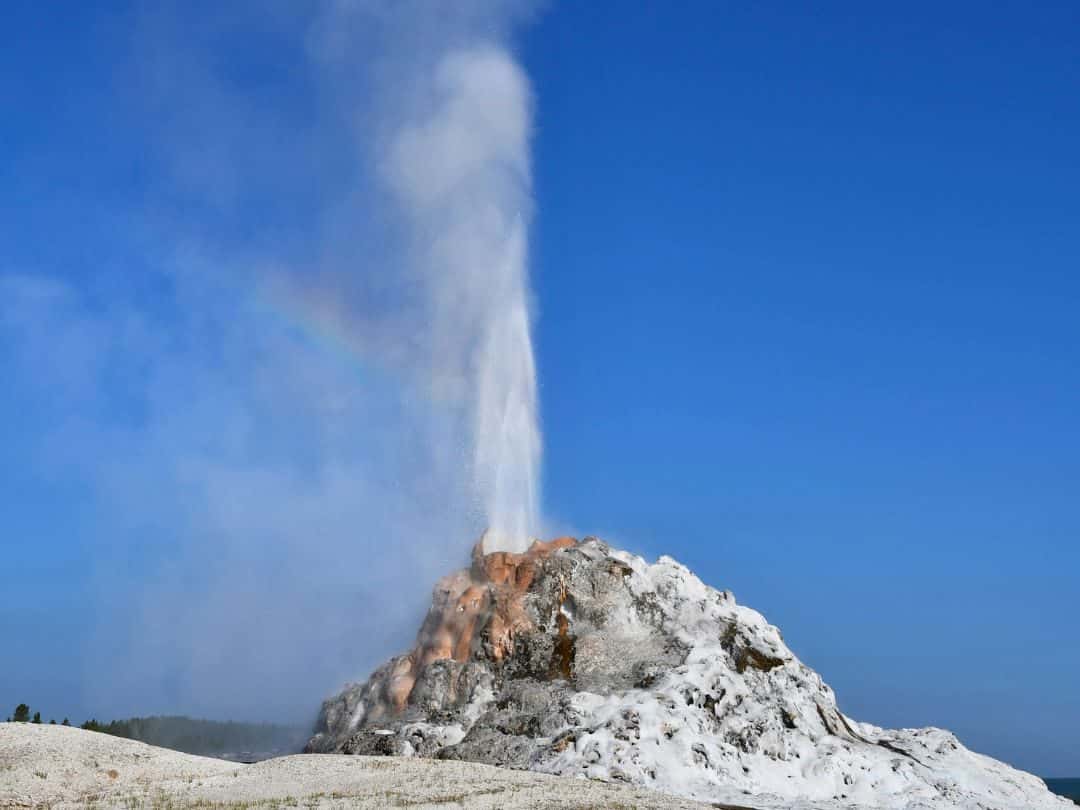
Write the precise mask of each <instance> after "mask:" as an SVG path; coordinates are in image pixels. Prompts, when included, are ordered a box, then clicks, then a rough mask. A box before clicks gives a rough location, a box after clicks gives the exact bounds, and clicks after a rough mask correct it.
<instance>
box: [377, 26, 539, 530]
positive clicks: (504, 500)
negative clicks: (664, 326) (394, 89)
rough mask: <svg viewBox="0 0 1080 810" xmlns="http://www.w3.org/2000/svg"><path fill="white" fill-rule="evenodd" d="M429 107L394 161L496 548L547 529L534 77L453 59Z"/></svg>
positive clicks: (508, 66)
mask: <svg viewBox="0 0 1080 810" xmlns="http://www.w3.org/2000/svg"><path fill="white" fill-rule="evenodd" d="M428 79H429V81H430V84H429V85H428V86H426V87H422V95H424V96H425V97H427V98H428V103H427V104H424V105H422V109H423V113H422V114H421V115H419V116H416V117H412V118H408V119H407V120H405V121H403V122H402V124H401V126H400V127H396V128H393V129H392V131H391V133H390V138H389V149H388V152H387V155H386V159H385V160H384V162H383V164H382V167H383V169H384V176H385V179H386V181H387V183H388V185H389V187H390V189H391V190H392V192H393V196H394V198H395V200H396V201H397V203H398V204H399V205H400V206H401V210H402V212H403V216H404V220H405V222H406V227H407V229H408V231H409V242H410V244H411V245H412V246H413V249H414V251H415V256H414V257H413V259H412V263H413V272H415V274H416V278H417V281H418V282H419V284H420V285H421V286H422V288H423V289H424V291H425V302H426V303H425V306H426V308H427V311H426V318H427V321H428V327H429V329H428V330H427V337H428V341H429V346H428V351H429V352H430V358H429V362H430V368H431V371H432V375H431V379H432V380H434V382H435V386H434V387H435V392H436V395H437V396H440V397H446V396H448V395H449V396H450V397H451V398H452V400H453V401H454V402H455V404H457V405H458V406H460V407H461V408H462V409H463V414H464V418H463V426H462V429H463V430H464V431H466V432H467V433H468V434H469V445H470V447H471V453H470V456H471V459H470V462H471V467H472V469H471V479H472V484H473V487H474V495H475V499H476V502H477V507H478V509H479V511H480V512H481V517H482V518H483V520H484V521H485V523H486V525H487V527H488V536H487V540H486V546H487V549H488V550H489V551H491V550H496V549H499V550H523V549H524V548H525V546H526V545H527V544H528V541H529V539H530V537H531V536H532V535H533V534H535V533H536V532H538V530H539V525H538V519H539V514H538V513H539V492H538V489H539V467H540V449H541V442H540V429H539V424H538V414H537V391H536V368H535V363H534V360H533V349H532V336H531V325H530V311H529V300H528V299H529V285H528V261H527V253H528V250H527V245H528V220H529V216H530V209H531V181H530V165H529V135H530V119H531V103H530V95H529V87H528V82H527V80H526V78H525V76H524V75H523V73H522V71H521V69H520V68H519V67H518V65H517V64H516V63H515V62H514V60H513V59H512V58H511V57H510V56H509V54H508V53H507V52H506V51H505V50H503V49H501V48H497V47H492V46H485V47H477V48H470V49H465V50H458V51H454V52H451V53H449V54H448V55H446V56H445V57H444V58H443V59H441V60H440V61H439V63H438V64H437V65H436V66H435V69H434V71H433V73H432V74H431V75H430V77H428Z"/></svg>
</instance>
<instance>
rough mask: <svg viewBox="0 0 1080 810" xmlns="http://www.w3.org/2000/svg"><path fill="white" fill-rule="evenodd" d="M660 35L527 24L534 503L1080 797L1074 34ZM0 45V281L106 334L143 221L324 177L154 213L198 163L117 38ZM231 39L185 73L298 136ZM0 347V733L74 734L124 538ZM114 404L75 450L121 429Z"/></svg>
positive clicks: (850, 688) (45, 22)
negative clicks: (735, 602) (725, 598)
mask: <svg viewBox="0 0 1080 810" xmlns="http://www.w3.org/2000/svg"><path fill="white" fill-rule="evenodd" d="M673 5H674V4H667V3H609V2H588V3H571V2H563V3H554V4H552V5H551V7H550V8H549V9H548V10H547V11H546V12H545V13H543V14H542V15H540V16H539V17H538V18H537V20H536V21H535V22H534V23H533V24H532V25H531V26H529V27H528V28H526V29H525V30H524V31H523V32H522V34H521V36H520V37H519V39H518V43H519V45H520V55H521V57H522V60H523V63H524V66H525V68H526V70H527V72H528V74H529V76H530V78H531V80H532V82H533V85H534V90H535V93H536V104H537V110H536V126H537V130H536V137H535V143H534V147H535V152H534V160H535V182H536V188H537V194H536V197H537V213H536V219H535V228H534V240H533V269H534V275H533V278H534V286H535V290H536V298H537V308H538V312H539V321H538V327H537V339H538V361H539V367H540V378H541V391H542V402H543V416H544V433H545V440H546V446H545V453H546V456H545V470H544V474H545V504H546V507H547V511H548V512H549V513H550V514H552V515H553V516H556V517H557V519H558V520H560V521H562V522H564V523H565V524H566V525H568V526H571V527H573V528H574V529H576V530H579V531H583V532H589V533H596V534H600V535H602V536H606V537H608V538H610V539H611V540H612V541H614V542H616V543H618V544H620V545H625V546H627V547H630V548H633V549H635V550H638V551H640V552H642V553H645V554H646V555H648V556H655V555H657V554H661V553H667V554H671V555H672V556H675V557H677V558H678V559H680V560H681V561H682V562H684V563H686V564H687V565H689V566H690V567H691V568H692V569H694V570H695V571H696V572H697V573H698V574H699V575H700V576H701V577H702V578H703V579H704V580H705V581H706V582H708V583H710V584H712V585H715V586H717V587H722V588H730V589H731V590H733V591H734V592H735V594H736V597H737V598H738V599H739V600H740V601H741V602H743V603H745V604H749V605H751V606H753V607H755V608H757V609H759V610H761V611H762V612H763V613H765V615H766V616H767V617H768V618H769V619H770V621H772V622H773V623H775V624H777V625H778V626H780V627H781V628H782V629H783V631H784V634H785V638H786V639H787V641H788V643H789V644H790V645H791V646H792V647H793V649H794V650H795V651H796V652H797V653H798V654H799V655H800V656H802V658H803V659H804V660H805V661H806V662H807V663H808V664H809V665H810V666H812V667H814V668H815V669H817V670H818V671H820V672H821V673H822V674H823V676H824V677H825V678H826V680H827V681H828V682H829V683H830V684H831V685H832V686H833V687H834V688H835V689H836V692H837V694H838V696H839V700H840V705H841V708H842V709H843V710H844V711H845V712H847V713H848V714H850V715H852V716H855V717H857V718H859V719H861V720H867V721H871V722H875V723H879V724H882V725H899V726H919V725H937V726H943V727H947V728H951V729H953V730H955V731H956V732H957V733H958V734H959V735H960V737H961V739H962V740H963V741H964V742H965V743H967V744H968V745H970V746H972V747H974V748H976V749H977V750H980V751H983V752H985V753H988V754H991V755H994V756H998V757H1001V758H1004V759H1007V760H1009V761H1010V762H1013V763H1014V764H1017V765H1019V766H1021V767H1024V768H1027V769H1030V770H1033V771H1035V772H1037V773H1040V774H1043V775H1051V776H1052V775H1062V776H1069V775H1075V774H1077V773H1080V736H1078V732H1077V729H1078V728H1080V689H1078V688H1077V686H1076V684H1077V683H1078V682H1080V627H1078V624H1077V620H1076V616H1077V602H1078V597H1080V586H1078V584H1077V575H1078V573H1080V510H1078V505H1080V424H1078V416H1077V415H1078V413H1080V318H1078V317H1077V313H1078V311H1080V148H1078V144H1080V59H1078V58H1077V55H1078V54H1080V6H1077V4H1075V3H1058V4H1054V3H1000V4H995V5H994V6H993V7H987V6H986V5H985V4H975V3H950V4H940V3H934V4H931V3H908V4H903V5H898V6H895V7H885V6H882V5H880V4H872V5H867V4H862V3H828V4H824V5H820V4H819V5H818V6H817V7H815V9H814V10H812V11H808V10H806V8H805V6H804V5H802V4H780V3H775V4H734V3H732V4H721V3H714V2H701V3H683V4H677V5H678V8H677V9H675V8H673ZM7 16H8V23H7V24H6V25H5V32H4V34H3V35H2V42H3V48H0V96H2V98H3V99H4V105H3V106H4V110H5V112H4V114H3V118H2V121H0V206H2V209H0V210H2V212H3V215H2V216H0V275H3V274H6V273H18V274H20V275H21V276H22V277H27V276H29V277H42V276H48V277H59V278H63V279H65V280H66V281H67V282H69V283H72V284H74V285H76V286H86V287H88V288H90V289H92V290H93V291H94V295H93V296H91V298H92V301H93V302H94V303H93V304H92V307H93V308H96V309H95V311H97V312H99V314H100V312H105V313H106V314H107V313H108V311H109V300H110V298H109V295H108V293H107V292H102V290H106V291H107V290H108V289H109V286H108V284H107V283H105V282H99V281H97V280H96V279H98V277H99V275H100V274H101V272H102V268H108V269H109V273H110V274H112V277H119V278H130V279H131V283H132V285H134V286H139V287H140V290H139V295H140V296H141V298H142V300H146V299H152V298H153V296H154V295H155V294H157V292H158V291H157V290H155V289H154V287H153V284H152V283H150V282H147V281H145V280H144V279H145V278H147V277H149V276H148V275H147V274H144V273H143V268H145V267H147V266H150V265H152V264H153V263H154V262H155V261H156V260H157V254H156V250H157V246H156V245H155V243H154V242H153V240H152V239H149V238H148V237H147V236H146V229H145V228H143V227H140V228H133V227H131V222H132V219H133V218H134V217H135V216H136V215H135V214H134V213H133V212H139V213H140V214H142V213H144V211H143V208H144V207H145V206H147V205H148V200H151V201H152V202H153V206H154V210H155V212H156V214H155V216H156V217H157V218H158V220H160V219H168V220H170V221H172V220H177V219H184V220H186V221H197V222H198V223H199V226H198V227H199V228H200V229H201V230H202V231H203V232H204V233H216V232H218V231H222V232H229V233H231V234H235V233H241V234H242V233H247V232H249V231H250V232H255V231H257V230H258V226H259V225H260V224H265V223H266V222H272V223H278V222H289V223H292V227H294V228H296V229H297V230H302V226H303V223H304V218H305V216H306V214H305V212H306V211H307V210H308V208H307V207H306V203H307V202H309V198H310V199H316V198H318V197H319V195H320V193H322V186H321V185H320V182H323V181H325V182H327V183H329V182H331V181H332V178H331V175H332V174H333V171H332V166H330V165H329V164H323V163H319V161H317V160H312V166H311V167H308V168H311V172H310V174H309V175H305V176H306V177H311V178H314V179H308V180H303V179H302V180H299V181H298V180H297V179H296V178H295V177H291V178H289V179H288V181H287V182H288V185H289V187H290V188H292V189H294V190H297V191H296V194H295V195H294V196H290V197H289V198H288V199H283V198H282V197H280V196H275V195H274V194H273V192H274V191H275V190H276V189H277V188H278V186H274V185H271V186H269V187H268V188H266V189H259V188H253V189H252V188H247V189H245V190H244V191H243V192H237V193H238V194H240V196H241V198H244V197H243V195H244V194H247V195H249V196H250V199H251V201H252V204H251V206H247V207H245V206H230V205H229V204H228V200H227V201H226V202H225V203H221V202H220V200H218V201H214V202H212V203H200V202H193V200H198V199H199V197H198V195H197V194H196V193H194V192H192V188H195V189H196V190H197V189H198V187H199V182H200V177H199V174H198V171H193V172H192V174H191V175H185V177H186V178H187V179H186V182H187V185H184V186H183V189H184V193H177V194H166V193H159V191H158V185H157V184H158V182H159V177H160V173H161V171H162V170H161V168H160V166H159V162H160V155H159V152H158V150H159V148H160V147H159V144H160V143H161V142H162V141H163V140H165V141H168V140H169V139H170V138H175V139H176V140H177V141H184V140H185V139H186V140H189V141H190V140H191V137H190V136H191V135H192V132H191V131H188V130H184V129H183V126H182V123H183V121H184V120H187V119H184V118H182V117H181V118H180V119H175V117H176V116H177V115H179V113H178V112H177V109H176V108H175V107H179V106H182V105H183V104H184V103H185V101H186V98H185V97H184V96H183V94H180V96H179V97H178V98H176V99H174V100H171V101H168V100H167V102H166V103H164V104H163V103H162V102H161V101H160V99H157V100H156V101H154V102H145V101H142V102H141V101H140V99H145V98H146V97H147V94H146V93H144V92H143V85H144V83H145V82H151V79H152V77H151V78H148V77H146V76H143V75H141V74H140V73H139V70H140V67H141V66H143V65H144V64H145V56H144V55H140V53H139V47H138V44H137V40H138V37H136V34H135V33H133V32H138V31H142V30H143V28H139V27H138V26H135V24H134V23H133V22H132V20H133V19H134V18H135V17H136V16H137V15H136V14H135V12H134V11H133V9H132V8H131V7H128V6H126V5H125V4H122V3H116V4H111V5H102V6H100V7H98V8H96V9H90V8H89V4H80V5H78V6H72V7H70V8H67V9H64V10H63V12H60V11H51V12H50V11H44V10H42V9H41V8H39V7H38V4H31V3H20V2H16V3H14V4H13V5H12V6H11V7H10V9H9V14H8V15H7ZM139 25H140V26H145V25H146V23H145V22H141V23H140V24H139ZM150 25H151V27H153V22H151V23H150ZM133 42H136V45H133V44H132V43H133ZM239 42H240V51H239V53H240V55H239V56H237V55H236V54H237V53H238V51H235V50H233V48H234V46H235V43H234V42H232V41H224V40H223V41H222V42H220V43H215V42H211V43H209V44H207V43H205V42H200V43H198V48H204V49H209V51H210V52H212V53H216V54H217V55H218V57H220V59H221V60H223V62H228V60H229V59H230V58H234V59H235V60H236V61H237V62H238V63H239V64H240V65H241V67H240V68H237V73H236V75H235V76H234V77H233V79H234V82H235V84H236V85H237V86H240V87H242V88H244V89H245V92H247V93H248V94H249V95H250V96H252V97H258V96H259V95H260V94H264V95H265V96H266V98H268V99H270V106H272V107H274V106H280V107H281V108H282V109H285V110H286V111H287V112H286V113H282V115H283V116H287V117H289V118H290V120H298V121H299V120H303V119H304V117H305V115H306V114H307V106H308V105H309V104H311V103H312V102H311V101H310V98H309V94H308V93H307V89H308V88H307V86H306V84H305V81H306V80H305V77H304V74H302V73H297V74H294V73H293V72H291V71H290V70H289V68H288V66H289V65H290V64H291V62H292V60H294V59H296V58H298V57H297V55H296V54H295V53H293V52H292V51H291V50H290V48H297V47H298V46H297V45H296V44H295V43H294V42H292V41H291V40H290V39H289V38H287V37H280V36H278V35H277V34H275V33H274V32H273V31H271V32H269V33H267V32H263V31H253V32H250V35H249V36H241V37H240V38H239ZM193 47H195V46H193ZM199 52H200V53H201V52H203V51H199ZM230 55H231V56H230ZM149 95H151V96H153V94H149ZM154 98H157V97H156V96H154ZM200 99H201V100H202V101H205V97H200ZM174 105H175V106H174ZM215 109H216V108H215ZM174 120H179V121H180V125H177V126H173V125H172V123H173V121H174ZM163 121H164V123H162V122H163ZM318 138H322V140H317V143H318V146H319V148H320V149H332V148H336V147H340V144H337V143H336V142H335V141H334V140H333V136H326V135H325V133H322V134H320V135H318ZM250 159H251V161H252V165H251V166H248V167H245V168H247V169H251V170H252V172H253V173H255V174H257V171H256V170H257V169H258V166H259V160H260V158H259V156H257V155H256V156H251V157H250ZM298 174H299V173H298ZM192 178H194V179H192ZM316 181H319V182H316ZM276 182H278V183H279V184H282V185H284V184H285V183H286V181H284V180H280V179H279V180H278V181H276ZM221 188H222V186H221V185H220V184H215V185H214V190H215V193H222V194H224V195H225V197H228V191H229V190H228V189H227V188H226V191H225V192H221ZM230 199H231V198H230ZM244 199H246V198H244ZM297 223H299V224H297ZM283 227H284V226H283ZM281 242H282V245H283V246H284V247H283V249H286V250H287V249H289V248H290V247H291V246H292V243H291V242H290V240H289V236H288V235H287V234H286V235H285V236H282V237H281ZM140 285H141V286H140ZM143 287H146V289H143ZM52 314H53V315H55V312H53V313H52ZM8 317H9V320H10V319H11V318H13V317H14V316H12V315H11V313H8ZM20 328H25V324H23V325H22V327H20ZM80 334H81V333H80V332H76V333H74V336H71V335H67V336H66V339H70V340H72V341H73V348H74V349H77V348H78V345H79V343H80V338H79V335H80ZM5 339H8V338H5ZM7 348H8V347H4V346H0V371H3V372H4V378H5V380H6V382H5V385H4V389H3V392H2V393H0V447H3V448H4V453H3V464H2V467H0V536H2V537H3V538H4V548H5V569H6V571H7V572H8V573H7V575H6V576H5V578H4V580H5V581H4V586H3V587H2V588H0V634H2V635H3V638H4V649H5V653H4V654H3V659H4V663H3V665H2V666H0V670H3V671H2V672H0V701H7V702H9V703H11V704H12V705H14V703H15V702H16V701H18V700H23V699H28V700H29V701H30V702H32V703H38V704H42V705H44V706H49V705H51V706H56V707H57V708H56V710H55V712H54V713H55V714H56V715H57V719H58V720H59V717H60V715H62V714H65V713H68V714H71V715H72V716H73V719H82V717H83V716H85V715H89V714H91V713H100V710H99V709H96V708H95V707H94V706H93V705H90V703H89V701H88V699H84V698H83V697H81V696H80V694H81V693H80V683H79V682H80V678H81V676H82V672H83V668H85V667H87V666H90V667H93V666H97V665H98V663H99V662H98V661H97V660H96V659H95V649H94V648H92V647H90V646H89V645H87V644H86V643H85V642H86V638H87V635H88V633H89V630H88V628H89V627H90V625H91V624H92V623H93V622H94V621H95V618H94V614H95V612H100V611H99V610H98V606H99V604H100V600H101V599H102V598H103V597H102V595H101V593H100V592H99V591H97V590H95V587H94V584H93V582H91V576H90V573H89V572H90V571H91V570H92V568H93V563H94V561H95V560H96V559H98V558H99V557H100V555H101V554H102V551H101V549H102V548H103V544H104V546H107V543H108V540H107V537H106V535H107V534H108V530H109V528H110V527H113V526H115V525H116V524H117V523H118V521H117V520H116V518H115V516H114V517H112V518H111V519H110V521H109V522H108V523H102V522H100V521H101V517H100V512H99V509H98V508H97V507H96V506H95V503H96V502H95V500H94V498H93V497H92V496H91V494H89V493H88V491H87V487H86V486H85V483H84V481H83V480H82V478H81V477H80V475H79V474H77V473H78V471H76V473H75V474H71V475H67V476H57V475H55V474H53V473H54V471H42V470H41V469H40V465H39V464H37V463H36V462H37V459H39V458H40V457H41V453H42V441H43V439H42V436H43V435H44V433H45V428H44V427H43V426H44V425H45V423H46V422H47V421H48V420H49V419H50V418H51V415H52V414H53V411H54V410H55V411H62V410H64V403H63V397H64V390H65V389H63V388H62V387H59V388H58V387H57V386H56V384H55V383H54V382H49V380H50V379H51V378H45V377H42V378H41V379H39V378H38V377H37V375H36V374H35V373H33V371H31V370H28V369H32V368H33V366H32V364H30V365H28V362H27V358H26V357H25V356H22V355H20V356H19V357H18V358H15V357H14V354H15V352H14V351H7ZM30 359H31V361H32V360H33V358H30ZM101 373H103V374H105V375H106V376H107V375H108V373H109V370H108V369H104V371H102V372H101ZM43 380H44V382H43ZM46 382H49V385H48V390H47V391H45V392H44V393H43V392H42V390H40V389H41V386H43V385H45V384H46ZM78 383H79V381H78V380H75V381H73V382H70V384H71V385H73V386H76V385H78ZM109 402H110V403H112V404H111V405H108V406H106V405H102V404H101V403H96V402H95V403H94V405H95V407H97V406H98V405H100V406H101V407H102V408H104V412H102V413H95V414H94V416H93V418H94V419H95V420H96V421H97V422H98V423H105V424H108V425H112V424H114V423H115V424H117V425H120V426H121V427H122V426H123V424H124V423H125V422H127V421H132V420H136V421H137V420H138V418H139V415H138V408H137V407H136V406H133V405H132V406H130V407H116V406H115V400H110V401H109ZM129 405H130V404H129ZM66 416H67V417H68V418H67V419H66V421H65V424H66V425H69V426H70V425H73V424H74V425H77V424H78V423H79V419H81V418H84V417H85V418H86V419H90V418H91V416H90V415H88V414H86V413H83V412H81V411H80V413H77V414H67V415H66ZM71 435H72V434H70V433H68V434H63V436H62V437H61V438H60V439H53V440H52V441H53V442H57V441H59V442H67V441H69V440H70V439H71ZM74 435H76V436H77V435H78V433H77V431H76V433H75V434H74ZM87 469H88V470H91V471H92V466H90V467H88V468H87ZM95 521H97V522H95ZM158 529H159V530H160V531H162V532H163V533H165V534H167V533H168V532H169V529H170V527H158ZM103 538H105V539H103ZM149 554H150V552H146V555H149ZM165 556H167V555H165ZM146 559H148V557H144V556H143V555H142V552H139V553H135V554H129V555H128V556H126V557H125V558H124V560H123V561H122V563H118V565H120V567H121V568H122V569H123V571H124V572H125V573H124V575H125V576H129V577H132V578H142V577H147V576H149V575H150V572H151V569H150V563H148V562H146ZM101 655H102V656H105V655H106V653H105V652H101ZM72 656H78V657H79V658H80V662H79V664H78V665H77V666H76V665H74V664H72V663H71V662H70V659H71V657H72ZM13 660H15V661H16V663H15V664H12V663H11V661H13ZM357 674H362V673H357ZM31 692H32V693H33V694H30V693H31ZM73 696H74V697H73ZM318 697H319V696H315V698H314V700H315V701H317V700H318ZM45 711H46V712H47V713H51V712H50V710H49V709H45ZM139 711H140V707H138V706H132V707H131V713H137V712H139Z"/></svg>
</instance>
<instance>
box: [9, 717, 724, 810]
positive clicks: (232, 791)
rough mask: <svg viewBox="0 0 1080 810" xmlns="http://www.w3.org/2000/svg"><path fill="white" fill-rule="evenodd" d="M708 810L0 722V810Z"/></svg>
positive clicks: (395, 765) (429, 767)
mask: <svg viewBox="0 0 1080 810" xmlns="http://www.w3.org/2000/svg"><path fill="white" fill-rule="evenodd" d="M707 806H710V805H702V804H695V803H693V802H688V801H684V800H680V799H676V798H673V797H670V796H665V795H662V794H658V793H653V792H650V791H646V790H640V789H635V788H630V787H622V786H616V785H610V784H604V783H600V782H592V781H586V780H582V779H569V778H564V777H556V776H546V775H543V774H536V773H528V772H522V771H510V770H504V769H501V768H494V767H491V766H488V765H479V764H475V763H470V762H454V761H447V762H444V761H440V760H424V759H400V758H383V757H358V756H344V755H332V754H306V755H299V756H289V757H280V758H278V759H271V760H266V761H264V762H260V763H257V764H255V765H238V764H235V763H231V762H226V761H224V760H219V759H210V758H207V757H196V756H191V755H188V754H181V753H178V752H175V751H168V750H166V749H163V748H155V747H153V746H150V745H145V744H144V743H140V742H135V741H133V740H125V739H122V738H119V737H111V736H108V735H106V734H99V733H95V732H90V731H83V730H81V729H77V728H68V727H65V726H41V725H31V724H28V723H0V808H13V807H20V808H21V807H36V808H55V809H56V810H59V808H73V807H95V808H102V809H103V810H104V808H114V807H116V808H141V807H150V808H159V809H160V810H171V809H172V808H177V810H178V809H179V808H202V809H203V810H212V809H215V808H221V809H222V810H225V809H226V808H228V809H229V810H232V809H233V808H235V809H236V810H240V809H241V808H289V807H299V808H356V807H370V808H384V807H410V808H447V807H469V808H534V807H545V808H628V809H629V808H703V807H707ZM711 806H712V807H715V806H716V805H711Z"/></svg>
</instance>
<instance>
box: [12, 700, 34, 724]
mask: <svg viewBox="0 0 1080 810" xmlns="http://www.w3.org/2000/svg"><path fill="white" fill-rule="evenodd" d="M29 720H30V707H29V706H27V705H26V704H25V703H20V704H19V705H18V706H16V707H15V722H16V723H26V722H27V721H29Z"/></svg>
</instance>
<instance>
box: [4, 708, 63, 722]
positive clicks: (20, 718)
mask: <svg viewBox="0 0 1080 810" xmlns="http://www.w3.org/2000/svg"><path fill="white" fill-rule="evenodd" d="M7 721H8V722H9V723H37V724H38V725H41V712H34V716H33V717H31V716H30V707H29V706H28V705H26V704H25V703H20V704H19V705H18V706H16V707H15V714H13V715H11V716H10V717H8V719H7ZM49 725H51V726H55V725H56V721H55V720H50V721H49ZM60 725H62V726H70V725H71V723H69V722H68V719H67V718H66V717H65V718H64V722H63V723H61V724H60Z"/></svg>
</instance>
